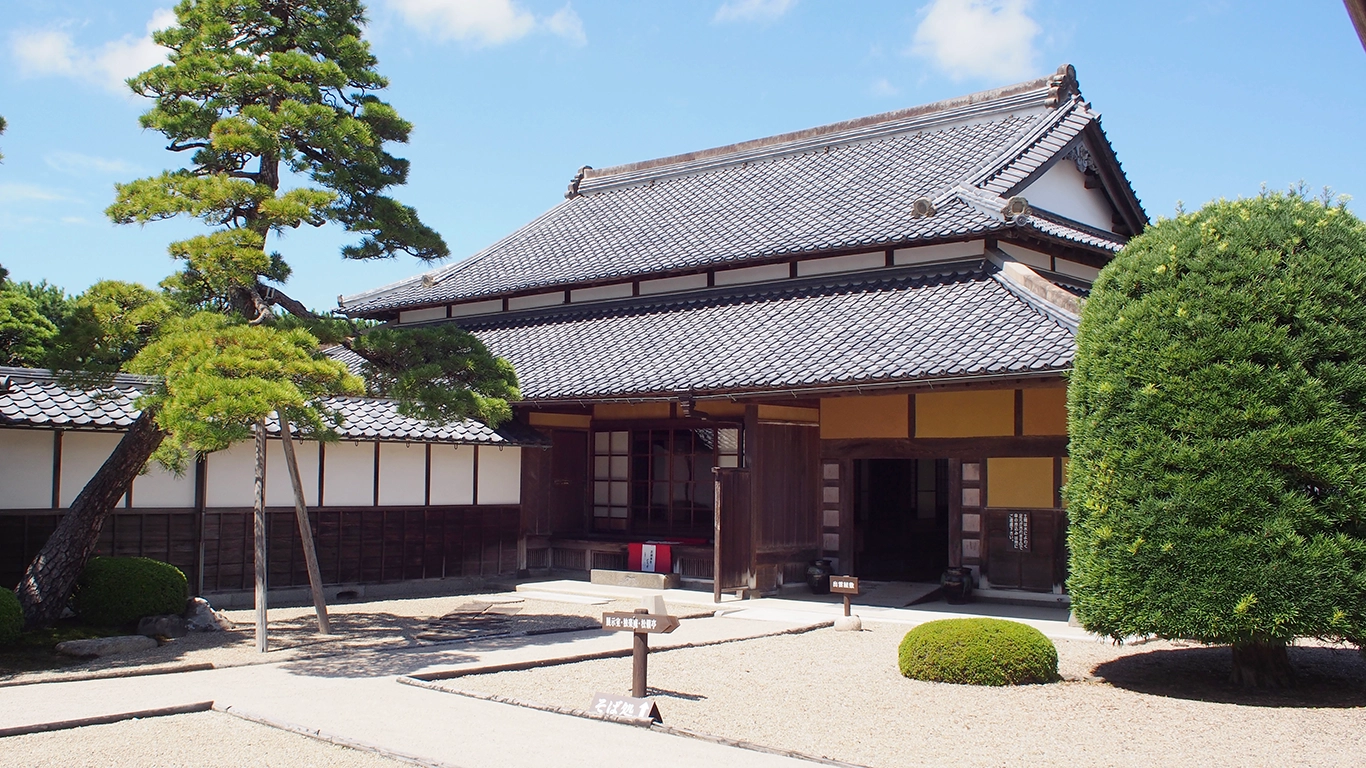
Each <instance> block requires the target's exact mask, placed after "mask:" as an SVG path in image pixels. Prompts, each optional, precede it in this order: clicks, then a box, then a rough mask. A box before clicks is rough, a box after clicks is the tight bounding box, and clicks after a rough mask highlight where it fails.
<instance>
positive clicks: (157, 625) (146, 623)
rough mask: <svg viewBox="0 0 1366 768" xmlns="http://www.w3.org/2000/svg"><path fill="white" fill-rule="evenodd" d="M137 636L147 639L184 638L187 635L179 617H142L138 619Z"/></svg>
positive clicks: (183, 622) (182, 620)
mask: <svg viewBox="0 0 1366 768" xmlns="http://www.w3.org/2000/svg"><path fill="white" fill-rule="evenodd" d="M138 634H139V635H146V636H147V637H184V636H185V635H187V634H189V629H188V628H186V625H185V620H184V619H182V618H180V617H179V616H143V617H142V618H140V619H138Z"/></svg>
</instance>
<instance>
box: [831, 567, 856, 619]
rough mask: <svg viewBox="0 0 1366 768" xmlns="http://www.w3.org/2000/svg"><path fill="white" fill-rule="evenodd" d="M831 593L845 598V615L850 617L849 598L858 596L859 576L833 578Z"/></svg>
mask: <svg viewBox="0 0 1366 768" xmlns="http://www.w3.org/2000/svg"><path fill="white" fill-rule="evenodd" d="M830 591H831V592H834V593H835V594H837V595H843V596H844V615H845V616H848V615H849V598H850V597H852V596H853V595H857V594H858V577H857V576H831V577H830Z"/></svg>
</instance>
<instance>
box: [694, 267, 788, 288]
mask: <svg viewBox="0 0 1366 768" xmlns="http://www.w3.org/2000/svg"><path fill="white" fill-rule="evenodd" d="M791 274H792V271H791V268H790V267H789V266H788V265H787V264H764V265H762V266H758V267H740V268H738V269H718V270H716V276H715V277H714V278H713V280H714V281H715V283H716V284H717V285H744V284H747V283H763V282H768V281H770V280H784V279H786V278H787V277H789V276H791Z"/></svg>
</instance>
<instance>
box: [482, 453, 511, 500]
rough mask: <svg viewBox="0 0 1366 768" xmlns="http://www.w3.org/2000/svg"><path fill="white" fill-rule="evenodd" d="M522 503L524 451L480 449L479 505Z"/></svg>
mask: <svg viewBox="0 0 1366 768" xmlns="http://www.w3.org/2000/svg"><path fill="white" fill-rule="evenodd" d="M521 502H522V449H521V448H488V447H484V446H480V447H479V503H480V504H520V503H521Z"/></svg>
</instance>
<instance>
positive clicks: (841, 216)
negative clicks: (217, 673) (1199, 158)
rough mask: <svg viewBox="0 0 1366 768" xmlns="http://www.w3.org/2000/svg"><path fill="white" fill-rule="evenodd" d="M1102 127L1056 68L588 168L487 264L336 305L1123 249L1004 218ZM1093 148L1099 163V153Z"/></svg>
mask: <svg viewBox="0 0 1366 768" xmlns="http://www.w3.org/2000/svg"><path fill="white" fill-rule="evenodd" d="M1098 117H1099V116H1098V115H1097V114H1096V113H1095V112H1093V111H1092V110H1091V109H1090V106H1089V105H1088V104H1086V103H1085V102H1084V101H1083V100H1082V99H1081V97H1080V95H1079V94H1077V93H1076V82H1075V80H1074V79H1073V74H1072V71H1071V70H1070V68H1067V69H1065V71H1061V72H1060V73H1059V74H1057V75H1053V76H1050V77H1047V78H1041V79H1039V80H1036V81H1030V82H1028V83H1021V84H1020V85H1017V86H1011V87H1008V88H1004V89H998V90H997V91H992V92H986V93H982V94H973V95H971V96H965V97H962V98H959V99H954V100H950V101H948V102H941V103H939V104H935V105H928V106H925V107H917V108H913V109H910V110H903V111H901V112H894V113H888V114H885V115H877V116H873V117H869V118H863V119H860V120H855V121H849V122H847V123H840V124H836V125H832V126H825V127H822V128H815V129H811V130H809V131H803V132H799V133H795V134H787V135H784V136H776V137H773V138H771V139H762V140H758V141H755V142H748V143H745V144H739V145H735V146H732V147H723V148H719V149H716V150H708V151H705V152H700V153H695V154H691V155H684V156H679V157H675V158H664V159H661V160H657V161H650V162H646V163H638V164H634V165H628V166H621V167H618V168H611V169H605V170H601V171H593V170H588V171H586V172H585V173H584V174H583V177H582V179H581V180H578V181H576V185H575V189H574V191H573V192H572V194H571V195H570V196H569V197H568V198H567V199H566V200H564V201H563V202H561V203H559V204H558V205H556V206H554V207H553V208H551V209H550V210H549V211H547V212H546V213H544V214H542V215H541V216H539V217H538V218H536V219H535V220H533V221H531V222H530V223H528V224H527V225H526V226H524V227H522V228H521V229H519V230H517V231H516V232H513V233H512V234H511V235H509V236H508V237H506V238H504V239H503V240H501V241H499V242H497V243H495V244H494V245H492V246H490V247H489V248H487V249H485V250H484V251H483V252H481V253H479V254H476V255H474V256H472V257H470V258H468V259H465V260H463V261H460V262H457V263H454V264H451V265H447V266H443V267H441V268H438V269H436V270H433V271H431V272H428V273H427V274H425V275H420V276H417V277H413V278H410V279H407V280H404V281H400V282H398V283H395V284H393V285H390V286H385V287H383V288H379V289H376V290H373V291H369V292H366V293H362V294H358V295H356V296H352V297H348V298H346V299H344V300H343V306H344V308H345V310H346V311H347V312H348V313H349V314H352V315H357V316H364V315H384V314H385V313H389V312H393V311H395V310H398V309H402V308H411V307H419V306H427V305H433V304H441V303H446V302H459V301H469V300H475V299H479V298H481V297H490V296H497V295H506V294H510V293H516V292H522V291H534V290H538V289H543V288H555V287H563V286H570V285H575V284H591V283H602V282H611V281H616V280H626V279H632V278H635V277H639V276H643V275H656V274H667V273H671V272H677V271H680V270H690V269H691V270H696V269H705V268H710V267H716V266H730V265H736V264H739V263H742V262H755V261H763V260H766V259H773V258H780V257H783V256H790V255H794V254H806V253H818V252H825V251H849V250H855V249H858V248H862V247H865V246H867V247H871V248H878V247H887V246H900V245H914V244H918V243H927V242H937V241H944V240H955V239H964V238H967V237H972V236H982V235H987V234H992V233H1001V232H1006V231H1010V230H1011V229H1012V228H1016V227H1019V228H1026V229H1028V230H1029V231H1030V233H1031V234H1032V235H1034V236H1037V237H1043V238H1045V239H1055V240H1064V241H1067V242H1069V243H1072V244H1077V245H1081V246H1083V247H1087V248H1091V249H1095V250H1100V251H1109V252H1113V251H1116V250H1118V249H1119V248H1120V247H1121V246H1122V245H1123V243H1124V241H1125V238H1124V237H1123V236H1120V235H1116V234H1114V233H1103V234H1098V233H1097V232H1090V231H1087V230H1088V229H1089V228H1086V227H1081V226H1076V227H1074V226H1071V225H1069V224H1068V223H1066V222H1058V221H1053V220H1047V221H1045V222H1037V221H1035V219H1034V217H1032V216H1021V217H1018V218H1016V219H1010V220H1008V219H1007V218H1006V217H1005V216H1004V215H1003V214H1002V210H1001V209H1002V207H1003V205H1004V203H1005V198H1004V197H1003V195H1005V194H1008V193H1009V192H1010V190H1011V189H1013V188H1014V186H1015V185H1018V184H1019V183H1021V182H1023V181H1024V180H1026V179H1028V178H1029V177H1030V176H1031V174H1033V173H1034V172H1036V171H1038V170H1039V168H1040V167H1042V165H1043V164H1045V163H1047V162H1048V161H1049V160H1050V159H1051V158H1053V157H1055V156H1056V155H1057V154H1058V153H1059V152H1060V151H1062V150H1063V149H1065V148H1066V147H1068V146H1071V145H1074V143H1075V142H1077V141H1080V136H1081V133H1082V132H1083V131H1084V130H1086V129H1087V128H1088V127H1089V126H1092V125H1095V124H1096V121H1097V120H1098ZM1096 130H1097V131H1098V128H1097V129H1096ZM1097 135H1100V134H1097ZM1102 139H1103V137H1102ZM1104 149H1105V152H1109V149H1108V144H1107V145H1106V147H1105V148H1104ZM1109 156H1110V157H1112V153H1110V154H1109ZM1129 194H1130V195H1131V193H1129ZM921 197H929V198H932V199H933V200H934V201H935V203H936V206H937V211H936V212H935V213H934V214H933V215H931V216H923V217H917V216H916V214H915V213H914V211H913V210H912V205H911V204H912V202H913V201H915V200H916V199H918V198H921ZM1133 203H1134V205H1136V204H1137V201H1136V200H1133Z"/></svg>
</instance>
